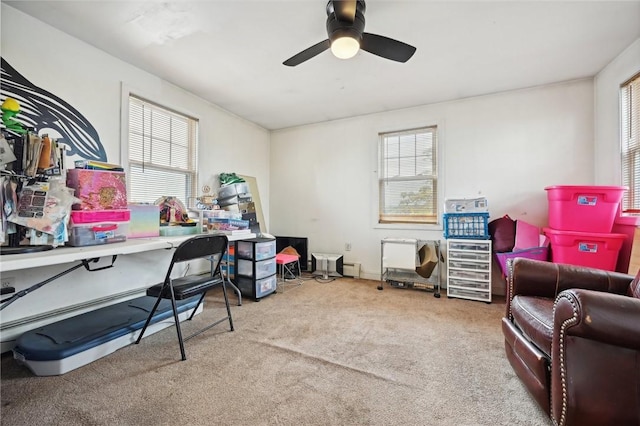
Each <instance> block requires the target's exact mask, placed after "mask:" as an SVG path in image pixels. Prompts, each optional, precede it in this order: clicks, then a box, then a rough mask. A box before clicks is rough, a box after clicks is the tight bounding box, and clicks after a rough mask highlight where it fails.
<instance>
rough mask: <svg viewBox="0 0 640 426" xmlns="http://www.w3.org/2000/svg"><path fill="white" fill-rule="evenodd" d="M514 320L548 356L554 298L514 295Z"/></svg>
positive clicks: (512, 308)
mask: <svg viewBox="0 0 640 426" xmlns="http://www.w3.org/2000/svg"><path fill="white" fill-rule="evenodd" d="M511 314H512V315H513V322H514V323H515V324H516V326H517V327H518V328H519V329H520V330H521V331H522V334H523V335H524V336H525V337H526V338H527V339H529V340H530V341H531V342H532V343H533V344H534V345H536V346H537V347H538V348H539V349H540V350H541V351H542V352H544V353H545V354H546V355H547V356H548V357H551V340H552V336H553V300H552V299H549V298H546V297H535V296H520V295H517V296H514V298H513V300H512V301H511Z"/></svg>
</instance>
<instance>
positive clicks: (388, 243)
mask: <svg viewBox="0 0 640 426" xmlns="http://www.w3.org/2000/svg"><path fill="white" fill-rule="evenodd" d="M423 248H425V249H429V250H431V249H433V250H435V253H430V254H431V255H432V256H431V258H434V259H435V262H434V263H435V266H433V269H432V270H431V273H430V275H428V278H425V277H423V276H422V275H419V274H418V273H417V272H416V267H417V266H419V264H420V262H419V251H420V250H421V249H423ZM427 252H428V250H427ZM441 263H442V257H441V255H440V242H439V241H437V240H417V239H411V238H384V239H382V240H381V243H380V285H379V286H378V290H382V289H383V284H384V283H385V282H387V283H388V284H389V285H390V286H391V287H395V288H414V289H420V290H430V291H433V296H434V297H440V287H441V282H442V273H441V271H442V268H441Z"/></svg>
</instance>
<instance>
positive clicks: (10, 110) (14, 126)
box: [0, 98, 27, 135]
mask: <svg viewBox="0 0 640 426" xmlns="http://www.w3.org/2000/svg"><path fill="white" fill-rule="evenodd" d="M0 109H1V110H2V123H3V124H4V126H5V127H6V128H7V130H10V131H12V132H14V133H18V134H21V135H23V134H25V133H27V129H25V128H24V126H23V125H22V124H21V123H20V122H18V121H17V120H16V119H15V118H14V117H15V116H16V115H18V114H19V113H20V104H19V103H18V101H16V100H15V99H13V98H6V99H5V100H4V102H3V103H2V106H0Z"/></svg>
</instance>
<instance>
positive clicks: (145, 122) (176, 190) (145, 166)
mask: <svg viewBox="0 0 640 426" xmlns="http://www.w3.org/2000/svg"><path fill="white" fill-rule="evenodd" d="M197 138H198V121H197V120H196V119H194V118H192V117H188V116H185V115H183V114H179V113H176V112H175V111H171V110H169V109H166V108H163V107H161V106H159V105H156V104H153V103H150V102H148V101H145V100H143V99H140V98H137V97H134V96H130V97H129V170H128V178H129V182H128V187H129V199H130V200H131V201H132V202H146V203H153V202H155V201H156V200H157V199H158V198H160V197H162V196H175V197H178V199H179V200H180V201H182V202H183V203H184V204H185V205H188V203H189V199H190V198H191V197H192V196H193V195H194V194H195V193H196V185H197V154H196V153H197Z"/></svg>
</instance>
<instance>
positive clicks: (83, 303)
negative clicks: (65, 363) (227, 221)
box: [0, 234, 256, 352]
mask: <svg viewBox="0 0 640 426" xmlns="http://www.w3.org/2000/svg"><path fill="white" fill-rule="evenodd" d="M194 236H196V235H182V236H175V237H151V238H136V239H129V240H127V241H123V242H118V243H112V244H105V245H98V246H86V247H58V248H55V249H52V250H48V251H42V252H34V253H24V254H5V255H2V256H0V272H1V273H2V275H3V276H9V275H13V276H14V279H15V280H16V282H17V283H16V290H17V292H16V293H15V294H18V293H19V292H20V291H24V290H25V289H28V288H31V287H32V286H33V287H35V288H34V289H33V290H31V291H29V293H28V294H25V295H24V296H23V297H18V298H17V299H16V301H15V303H13V304H11V306H8V307H7V309H5V310H3V311H2V320H1V321H0V336H1V337H0V342H1V343H2V352H5V351H6V350H8V349H10V347H11V343H10V341H11V340H12V339H14V338H16V337H17V336H18V335H19V334H21V333H22V332H24V331H27V330H29V329H32V328H35V327H38V326H41V325H44V324H47V323H50V322H54V321H56V320H60V319H64V318H66V317H69V316H73V315H77V314H78V313H81V312H83V311H86V310H92V309H96V308H98V307H101V306H104V305H107V304H111V303H116V302H118V301H121V300H123V299H127V298H132V297H137V296H139V295H141V294H144V292H145V289H146V288H147V287H149V286H151V285H154V284H156V283H157V282H159V281H162V279H163V278H164V274H165V272H166V268H167V266H168V264H169V263H168V262H169V260H170V258H171V253H170V252H169V251H168V250H169V249H171V248H174V247H177V246H178V245H179V244H180V243H181V242H183V241H185V240H187V239H189V238H192V237H194ZM255 236H256V235H255V234H245V235H241V236H236V235H233V236H231V235H230V236H227V238H228V239H229V241H235V240H242V239H248V238H255ZM154 251H155V252H154ZM119 255H126V256H123V257H122V258H121V259H120V260H118V261H117V262H116V263H115V264H114V263H113V262H112V264H113V265H114V267H113V268H110V269H106V270H105V271H99V272H95V271H86V270H85V268H81V267H80V268H79V269H78V270H77V271H76V272H73V274H72V275H69V277H64V278H62V277H61V276H60V277H56V276H57V275H58V274H63V275H64V274H66V272H65V271H63V272H60V271H61V270H62V269H65V270H69V269H71V268H75V267H77V265H80V263H79V262H83V261H84V262H86V261H88V260H92V259H96V258H104V259H103V261H101V264H102V265H104V264H105V263H108V262H107V259H108V258H110V257H112V256H119ZM74 264H76V265H75V266H74ZM116 264H119V266H116ZM61 268H62V269H61ZM93 272H95V274H94V273H93ZM52 278H53V279H52ZM54 280H55V282H54V283H52V284H50V285H46V286H44V287H37V285H34V283H39V284H42V283H43V282H44V281H46V282H47V283H48V282H50V281H54ZM229 284H231V286H232V289H233V290H234V291H235V292H236V293H237V295H238V304H239V305H240V304H241V303H242V302H241V300H242V299H241V295H240V292H239V290H238V289H237V288H236V287H235V286H234V285H233V284H232V283H231V282H229ZM43 285H44V284H43ZM32 291H33V292H34V295H31V294H30V293H31V292H32ZM15 294H14V295H15ZM11 297H12V295H11V294H6V295H3V297H2V299H3V300H9V299H10V298H11Z"/></svg>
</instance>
